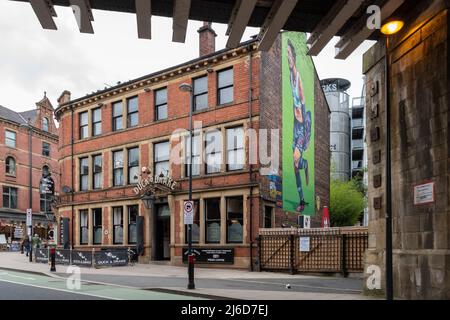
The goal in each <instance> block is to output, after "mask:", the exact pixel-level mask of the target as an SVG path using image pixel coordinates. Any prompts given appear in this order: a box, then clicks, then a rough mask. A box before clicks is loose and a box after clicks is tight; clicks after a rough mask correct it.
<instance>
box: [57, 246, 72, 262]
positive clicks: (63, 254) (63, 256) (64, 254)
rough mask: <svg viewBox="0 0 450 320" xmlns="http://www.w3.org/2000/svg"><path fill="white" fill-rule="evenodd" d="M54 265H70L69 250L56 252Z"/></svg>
mask: <svg viewBox="0 0 450 320" xmlns="http://www.w3.org/2000/svg"><path fill="white" fill-rule="evenodd" d="M55 263H56V264H70V250H58V249H56V252H55Z"/></svg>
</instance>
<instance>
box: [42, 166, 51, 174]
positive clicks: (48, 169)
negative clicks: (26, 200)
mask: <svg viewBox="0 0 450 320" xmlns="http://www.w3.org/2000/svg"><path fill="white" fill-rule="evenodd" d="M49 174H50V168H49V167H48V166H47V165H45V166H43V167H42V175H43V176H48V175H49Z"/></svg>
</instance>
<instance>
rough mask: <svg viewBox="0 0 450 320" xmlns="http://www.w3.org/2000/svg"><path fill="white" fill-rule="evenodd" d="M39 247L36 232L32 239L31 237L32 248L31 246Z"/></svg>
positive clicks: (39, 241)
mask: <svg viewBox="0 0 450 320" xmlns="http://www.w3.org/2000/svg"><path fill="white" fill-rule="evenodd" d="M40 247H41V238H39V236H38V235H37V234H35V235H34V237H33V239H32V247H31V248H32V249H33V248H38V249H39V248H40Z"/></svg>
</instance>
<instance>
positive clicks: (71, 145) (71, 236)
mask: <svg viewBox="0 0 450 320" xmlns="http://www.w3.org/2000/svg"><path fill="white" fill-rule="evenodd" d="M70 110H71V113H72V114H71V117H72V118H71V129H70V148H71V150H70V157H71V174H72V178H71V182H72V187H71V203H72V206H71V207H72V209H71V216H72V218H71V219H70V223H71V229H72V232H71V234H70V245H71V247H72V249H74V242H73V234H74V232H75V230H74V228H73V226H74V224H73V217H74V214H73V210H74V205H73V201H74V192H75V183H74V178H75V176H74V157H73V129H74V127H73V117H74V111H73V106H71V107H70Z"/></svg>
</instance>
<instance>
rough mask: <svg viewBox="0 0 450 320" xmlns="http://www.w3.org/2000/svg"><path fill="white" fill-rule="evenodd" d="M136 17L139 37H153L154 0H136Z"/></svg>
mask: <svg viewBox="0 0 450 320" xmlns="http://www.w3.org/2000/svg"><path fill="white" fill-rule="evenodd" d="M136 18H137V28H138V37H139V38H140V39H151V38H152V21H151V19H152V1H151V0H136Z"/></svg>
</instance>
